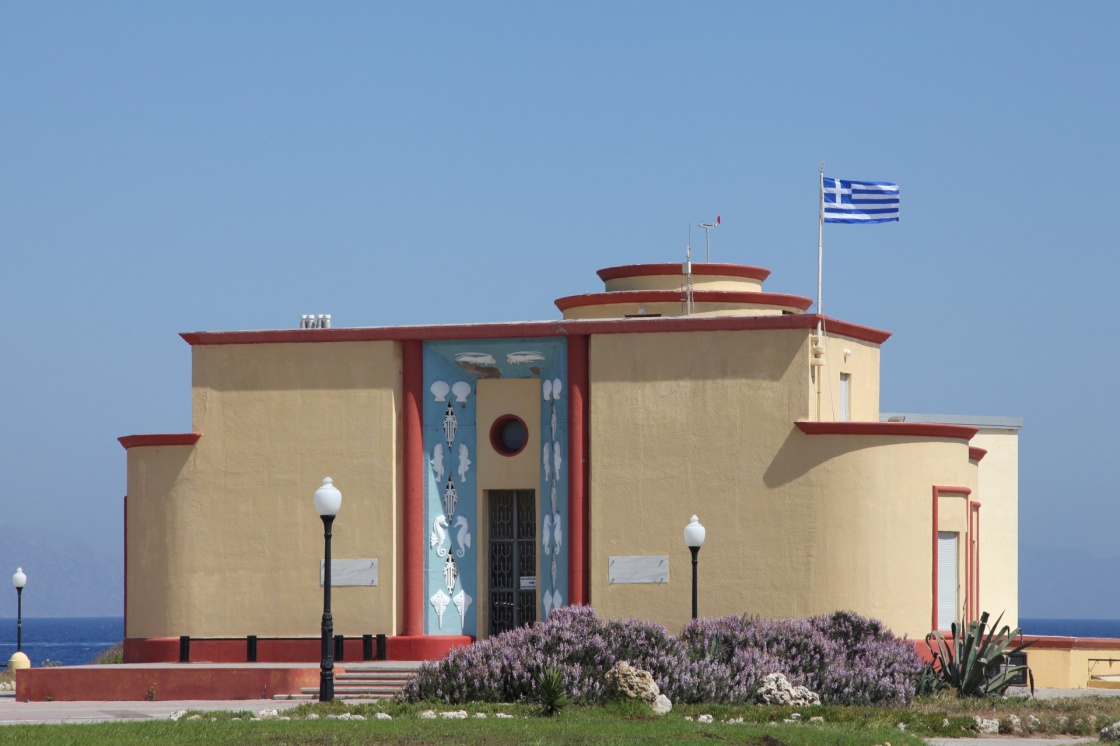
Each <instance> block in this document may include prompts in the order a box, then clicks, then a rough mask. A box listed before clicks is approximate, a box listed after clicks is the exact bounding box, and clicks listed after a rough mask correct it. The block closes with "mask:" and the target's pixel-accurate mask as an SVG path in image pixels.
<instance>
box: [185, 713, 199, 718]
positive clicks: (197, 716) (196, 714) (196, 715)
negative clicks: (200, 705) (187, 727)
mask: <svg viewBox="0 0 1120 746" xmlns="http://www.w3.org/2000/svg"><path fill="white" fill-rule="evenodd" d="M187 720H202V716H201V715H199V714H198V713H195V714H194V715H191V716H190V717H189V718H187Z"/></svg>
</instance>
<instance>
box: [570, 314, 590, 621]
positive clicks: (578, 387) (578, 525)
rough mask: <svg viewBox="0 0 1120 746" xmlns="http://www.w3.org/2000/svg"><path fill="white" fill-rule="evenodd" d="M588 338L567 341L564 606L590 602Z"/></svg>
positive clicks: (571, 338)
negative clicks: (566, 556)
mask: <svg viewBox="0 0 1120 746" xmlns="http://www.w3.org/2000/svg"><path fill="white" fill-rule="evenodd" d="M588 379H589V373H588V338H587V337H585V336H571V337H568V603H570V604H573V605H574V604H586V603H589V602H590V597H589V593H588V590H589V589H590V587H591V586H590V584H589V582H588V574H587V573H588V566H589V564H590V563H589V562H588V557H587V536H588V525H589V519H588V513H589V511H588V509H587V494H588V483H587V480H588V471H589V470H588V468H587V459H588V454H589V453H590V452H589V450H588V448H587V443H588V435H589V430H588V421H587V413H588V405H589V402H588V396H587V395H588V391H589V386H588Z"/></svg>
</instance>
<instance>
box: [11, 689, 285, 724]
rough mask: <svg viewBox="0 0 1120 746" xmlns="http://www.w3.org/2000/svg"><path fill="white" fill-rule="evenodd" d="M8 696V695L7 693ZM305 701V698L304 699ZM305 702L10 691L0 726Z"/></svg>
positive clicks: (160, 717)
mask: <svg viewBox="0 0 1120 746" xmlns="http://www.w3.org/2000/svg"><path fill="white" fill-rule="evenodd" d="M4 695H7V696H4ZM305 701H306V700H305ZM300 704H302V703H301V702H299V701H296V700H272V699H237V700H194V701H187V700H182V701H172V700H169V701H167V702H16V699H15V696H14V695H11V694H10V693H8V692H4V693H0V725H33V724H38V723H103V722H110V721H126V720H167V719H169V718H170V717H171V714H172V713H173V712H177V711H179V710H199V711H202V712H239V711H241V710H247V711H249V712H253V713H256V712H259V711H260V710H264V709H269V710H287V709H290V708H292V707H296V706H297V705H300Z"/></svg>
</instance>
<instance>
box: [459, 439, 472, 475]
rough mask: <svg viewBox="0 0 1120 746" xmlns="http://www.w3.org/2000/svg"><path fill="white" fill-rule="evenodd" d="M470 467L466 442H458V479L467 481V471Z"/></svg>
mask: <svg viewBox="0 0 1120 746" xmlns="http://www.w3.org/2000/svg"><path fill="white" fill-rule="evenodd" d="M470 468H471V457H470V455H469V452H468V451H467V444H466V443H460V444H459V481H460V482H465V481H467V471H469V470H470Z"/></svg>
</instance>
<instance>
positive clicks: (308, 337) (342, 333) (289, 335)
mask: <svg viewBox="0 0 1120 746" xmlns="http://www.w3.org/2000/svg"><path fill="white" fill-rule="evenodd" d="M820 320H822V317H820V316H818V315H816V314H805V313H791V314H781V315H773V316H691V317H683V316H681V317H665V318H644V319H562V320H558V321H520V322H512V323H506V324H461V325H446V326H384V327H365V328H338V329H280V330H264V331H255V332H184V333H182V334H180V335H179V336H180V337H182V338H183V339H184V340H186V342H187V343H188V344H190V345H191V346H196V345H197V346H205V345H242V344H291V343H299V342H307V343H316V342H384V341H402V340H453V339H512V338H516V337H566V336H571V335H589V334H635V333H643V332H650V333H664V332H708V331H756V330H767V331H769V330H774V329H810V330H816V328H817V322H818V321H820ZM823 322H824V326H825V329H826V331H827V332H828V333H829V334H831V335H833V336H841V337H851V338H852V339H858V340H862V341H865V342H872V343H874V344H882V343H883V342H886V341H887V339H889V338H890V336H891V334H890V332H885V331H882V330H880V329H872V328H871V327H867V326H859V325H858V324H850V323H848V322H846V321H838V320H835V319H828V318H823Z"/></svg>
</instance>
